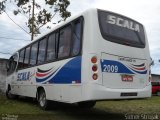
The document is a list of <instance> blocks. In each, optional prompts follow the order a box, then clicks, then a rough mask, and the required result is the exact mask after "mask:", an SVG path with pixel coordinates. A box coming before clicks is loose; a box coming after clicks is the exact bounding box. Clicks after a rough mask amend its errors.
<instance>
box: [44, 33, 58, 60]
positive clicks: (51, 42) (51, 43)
mask: <svg viewBox="0 0 160 120" xmlns="http://www.w3.org/2000/svg"><path fill="white" fill-rule="evenodd" d="M55 50H56V42H55V33H52V34H51V35H50V36H49V39H48V48H47V58H46V60H47V61H51V60H55V58H56V54H55V53H56V51H55Z"/></svg>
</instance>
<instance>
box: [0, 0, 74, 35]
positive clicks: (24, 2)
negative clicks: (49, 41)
mask: <svg viewBox="0 0 160 120" xmlns="http://www.w3.org/2000/svg"><path fill="white" fill-rule="evenodd" d="M6 2H12V3H13V2H14V3H16V5H17V7H18V9H16V10H14V11H13V14H14V15H19V13H21V14H25V15H26V16H28V21H27V22H26V25H27V26H28V27H29V30H30V33H32V32H34V33H35V34H36V33H39V28H41V27H42V26H44V25H45V24H46V23H48V22H51V21H52V18H53V17H54V16H55V14H56V13H59V15H60V17H61V20H59V21H64V20H66V18H68V17H70V16H71V13H70V12H69V11H68V10H67V7H68V6H69V5H70V2H69V0H45V4H46V6H47V7H48V9H46V8H42V6H41V5H39V4H38V3H36V0H35V2H34V3H35V4H34V8H35V9H36V13H35V14H34V17H32V10H33V6H32V3H33V0H2V1H1V2H0V14H2V13H3V12H5V10H6V8H7V7H9V6H7V5H6ZM49 9H50V11H52V12H49ZM33 21H34V22H33ZM32 24H33V25H32ZM32 26H33V28H32ZM47 28H50V26H47Z"/></svg>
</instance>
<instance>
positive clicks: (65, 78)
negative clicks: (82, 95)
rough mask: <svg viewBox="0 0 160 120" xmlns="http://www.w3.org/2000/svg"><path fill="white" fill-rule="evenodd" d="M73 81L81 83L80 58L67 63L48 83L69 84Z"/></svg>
mask: <svg viewBox="0 0 160 120" xmlns="http://www.w3.org/2000/svg"><path fill="white" fill-rule="evenodd" d="M73 81H74V82H76V83H81V56H78V57H75V58H73V59H72V60H70V61H69V62H67V63H66V64H65V65H64V66H63V67H62V68H61V69H60V70H59V71H58V73H57V74H56V75H55V76H54V77H53V78H51V79H50V80H49V81H48V82H49V83H56V84H71V83H72V82H73Z"/></svg>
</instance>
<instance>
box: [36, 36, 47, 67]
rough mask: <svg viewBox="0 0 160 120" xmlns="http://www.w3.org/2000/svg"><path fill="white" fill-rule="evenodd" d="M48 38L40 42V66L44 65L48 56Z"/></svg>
mask: <svg viewBox="0 0 160 120" xmlns="http://www.w3.org/2000/svg"><path fill="white" fill-rule="evenodd" d="M46 43H47V40H46V38H44V39H42V40H40V41H39V51H38V64H41V63H44V61H45V54H46Z"/></svg>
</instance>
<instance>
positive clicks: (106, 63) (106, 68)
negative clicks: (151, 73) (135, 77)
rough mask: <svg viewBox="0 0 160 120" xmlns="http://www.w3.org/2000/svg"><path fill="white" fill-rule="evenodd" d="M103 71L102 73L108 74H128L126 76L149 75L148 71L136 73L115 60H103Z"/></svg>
mask: <svg viewBox="0 0 160 120" xmlns="http://www.w3.org/2000/svg"><path fill="white" fill-rule="evenodd" d="M115 68H116V69H115ZM101 70H102V72H108V73H126V74H135V73H139V74H146V73H147V70H145V71H135V70H133V69H132V70H131V69H129V68H128V67H127V66H125V65H124V64H122V63H121V62H118V61H113V60H101Z"/></svg>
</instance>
